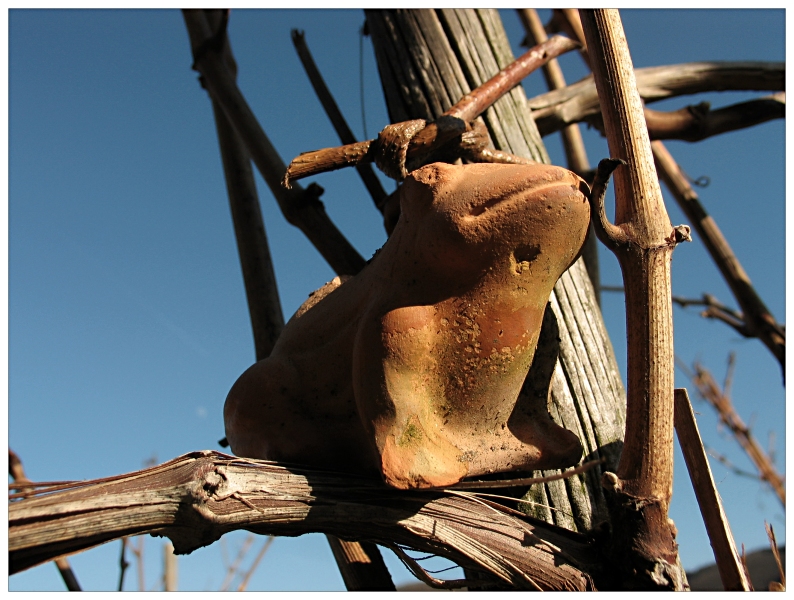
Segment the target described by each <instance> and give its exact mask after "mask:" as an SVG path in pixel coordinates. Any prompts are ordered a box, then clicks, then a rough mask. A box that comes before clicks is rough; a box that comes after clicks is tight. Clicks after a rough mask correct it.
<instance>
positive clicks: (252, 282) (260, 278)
mask: <svg viewBox="0 0 794 600" xmlns="http://www.w3.org/2000/svg"><path fill="white" fill-rule="evenodd" d="M204 14H205V17H206V19H207V23H208V25H209V27H210V29H211V30H213V31H217V32H222V31H225V29H224V28H225V22H224V15H225V13H224V12H223V11H205V13H204ZM191 42H193V44H192V48H191V49H192V52H193V55H194V56H195V55H196V54H197V53H198V52H199V47H198V46H197V45H196V43H195V42H196V40H195V39H191ZM220 53H221V56H222V59H223V61H224V63H225V64H226V65H227V67H228V69H229V72H230V74H231V76H232V77H233V78H236V77H237V63H236V61H235V60H234V56H233V55H232V51H231V46H230V45H229V40H228V38H226V36H223V46H222V49H221V51H220ZM212 112H213V115H214V117H215V127H216V130H217V133H218V143H219V145H220V151H221V160H222V162H223V172H224V176H225V179H226V190H227V193H228V195H229V208H230V209H231V213H232V222H233V223H234V233H235V239H236V241H237V252H238V255H239V257H240V266H241V267H242V272H243V283H244V285H245V292H246V299H247V301H248V313H249V315H250V318H251V328H252V330H253V334H254V348H255V356H256V360H262V359H263V358H265V357H267V356H269V355H270V352H271V351H272V349H273V345H274V344H275V343H276V339H278V336H279V335H280V334H281V330H282V329H283V328H284V315H283V313H282V310H281V301H280V299H279V295H278V286H277V284H276V275H275V272H274V270H273V261H272V259H271V257H270V248H269V246H268V242H267V235H266V234H265V224H264V221H263V220H262V211H261V208H260V206H259V196H258V194H257V191H256V182H255V181H254V173H253V171H252V169H251V157H250V154H249V153H248V150H247V149H246V147H245V145H244V144H243V141H242V140H241V139H240V136H239V135H238V134H237V132H236V131H235V129H234V127H232V124H231V123H230V122H229V120H228V118H227V117H226V114H225V113H224V112H223V110H222V108H221V107H220V105H219V104H218V103H217V102H216V101H215V100H212Z"/></svg>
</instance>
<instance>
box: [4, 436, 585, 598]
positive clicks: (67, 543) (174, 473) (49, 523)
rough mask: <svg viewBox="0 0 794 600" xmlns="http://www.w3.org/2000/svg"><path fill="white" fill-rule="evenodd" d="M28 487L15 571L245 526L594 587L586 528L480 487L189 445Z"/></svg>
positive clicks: (208, 537)
mask: <svg viewBox="0 0 794 600" xmlns="http://www.w3.org/2000/svg"><path fill="white" fill-rule="evenodd" d="M35 494H36V497H33V498H29V499H25V500H21V501H14V502H11V503H10V505H9V570H10V572H11V573H16V572H19V571H21V570H24V569H27V568H30V567H32V566H34V565H36V564H39V563H41V562H43V561H46V560H49V559H51V558H52V556H54V555H59V554H63V553H65V552H73V551H76V550H81V549H85V548H88V547H91V546H95V545H97V544H101V543H104V542H106V541H110V540H112V539H117V538H119V537H122V536H124V535H131V534H140V533H147V532H157V534H158V535H165V536H167V537H169V538H170V539H171V541H172V542H173V543H174V548H175V551H176V552H177V553H178V554H183V553H187V552H191V551H193V550H195V549H197V548H199V547H202V546H205V545H207V544H210V543H212V542H213V541H215V540H217V539H218V538H219V537H220V536H221V535H223V534H224V533H227V532H229V531H232V530H236V529H243V528H244V529H247V530H249V531H252V532H254V533H258V534H266V535H301V534H304V533H309V532H323V533H328V534H332V535H340V534H341V535H345V536H348V535H352V536H356V537H360V538H363V539H369V540H372V541H374V542H380V543H385V544H394V543H398V544H404V545H408V546H410V547H413V548H416V549H418V550H423V551H428V552H432V553H434V554H439V555H442V556H446V557H447V558H449V559H450V560H453V561H455V562H456V563H458V564H461V565H463V566H467V567H474V568H477V569H480V570H483V571H486V572H488V573H491V574H492V575H493V576H495V577H497V578H498V579H500V580H502V581H505V582H507V583H508V584H509V585H513V586H515V587H517V588H519V589H527V588H530V587H533V585H534V584H536V585H539V586H540V587H542V588H543V589H561V590H562V589H571V590H573V589H581V590H583V589H592V587H593V583H592V579H591V578H590V576H589V575H588V571H589V570H594V569H595V566H596V565H597V564H598V561H599V558H598V556H597V554H596V553H595V551H594V549H593V548H592V544H591V541H590V539H589V538H588V537H587V536H584V535H579V534H574V533H572V532H568V531H565V530H563V529H560V528H558V527H554V526H552V525H548V524H545V523H539V522H536V521H534V520H530V519H525V518H519V517H517V516H515V515H514V514H512V513H510V514H508V512H503V511H500V510H498V509H497V508H494V507H493V506H492V505H486V504H484V503H483V502H482V501H479V500H477V499H473V498H468V497H463V496H460V495H451V494H445V493H442V492H426V493H422V492H411V493H400V492H399V491H396V490H392V489H389V488H386V487H384V486H383V484H381V483H379V482H371V481H368V480H362V479H356V478H352V477H350V476H344V475H335V474H332V473H323V472H318V471H310V470H303V469H299V468H290V469H287V468H285V467H283V466H280V465H277V464H275V463H272V462H268V461H253V460H248V459H241V458H236V457H234V456H229V455H226V454H221V453H219V452H210V451H204V452H194V453H191V454H187V455H184V456H181V457H179V458H176V459H174V460H172V461H170V462H168V463H165V464H163V465H159V466H156V467H151V468H148V469H144V470H142V471H138V472H135V473H130V474H127V475H120V476H117V477H111V478H105V479H103V480H97V481H84V482H76V483H74V484H73V486H72V488H71V489H68V490H62V491H59V492H54V493H49V491H48V490H47V489H39V490H38V491H37V492H36V493H35ZM527 540H532V541H531V543H529V544H528V543H527ZM530 582H533V583H530Z"/></svg>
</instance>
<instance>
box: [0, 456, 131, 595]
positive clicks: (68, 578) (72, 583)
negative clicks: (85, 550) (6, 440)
mask: <svg viewBox="0 0 794 600" xmlns="http://www.w3.org/2000/svg"><path fill="white" fill-rule="evenodd" d="M8 474H9V475H11V478H12V479H13V480H14V481H16V482H18V483H28V482H30V479H28V478H27V475H25V468H24V467H23V466H22V461H21V460H19V456H17V453H16V452H14V451H13V450H11V448H9V449H8ZM53 562H54V563H55V566H56V567H57V568H58V572H59V573H60V574H61V578H62V579H63V582H64V583H65V584H66V589H67V590H69V591H70V592H81V591H82V589H81V588H80V584H79V583H78V581H77V577H75V574H74V571H72V566H71V565H70V564H69V560H68V559H67V558H65V557H63V556H58V557H54V558H53ZM122 576H123V573H122Z"/></svg>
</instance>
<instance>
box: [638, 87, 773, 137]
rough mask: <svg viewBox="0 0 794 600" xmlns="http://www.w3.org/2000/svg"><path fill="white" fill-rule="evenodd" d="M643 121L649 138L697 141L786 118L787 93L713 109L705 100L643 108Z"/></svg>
mask: <svg viewBox="0 0 794 600" xmlns="http://www.w3.org/2000/svg"><path fill="white" fill-rule="evenodd" d="M644 113H645V122H646V123H647V125H648V135H650V137H651V139H652V140H684V141H687V142H699V141H701V140H705V139H706V138H709V137H713V136H715V135H720V134H721V133H727V132H729V131H736V130H737V129H746V128H747V127H753V126H755V125H760V124H761V123H766V122H767V121H772V120H773V119H784V118H785V117H786V93H785V92H780V93H778V94H774V95H773V96H766V97H764V98H758V99H756V100H749V101H747V102H740V103H738V104H732V105H730V106H725V107H723V108H719V109H716V110H712V109H711V107H710V105H709V103H708V102H701V103H700V104H697V105H694V106H686V107H684V108H681V109H679V110H676V111H673V112H661V111H658V110H651V109H650V108H645V111H644Z"/></svg>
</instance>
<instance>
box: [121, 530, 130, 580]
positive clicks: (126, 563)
mask: <svg viewBox="0 0 794 600" xmlns="http://www.w3.org/2000/svg"><path fill="white" fill-rule="evenodd" d="M127 539H128V538H126V537H123V538H121V558H119V589H118V591H119V592H123V591H124V575H125V574H126V573H127V568H128V567H129V566H130V563H129V561H128V560H127Z"/></svg>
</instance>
